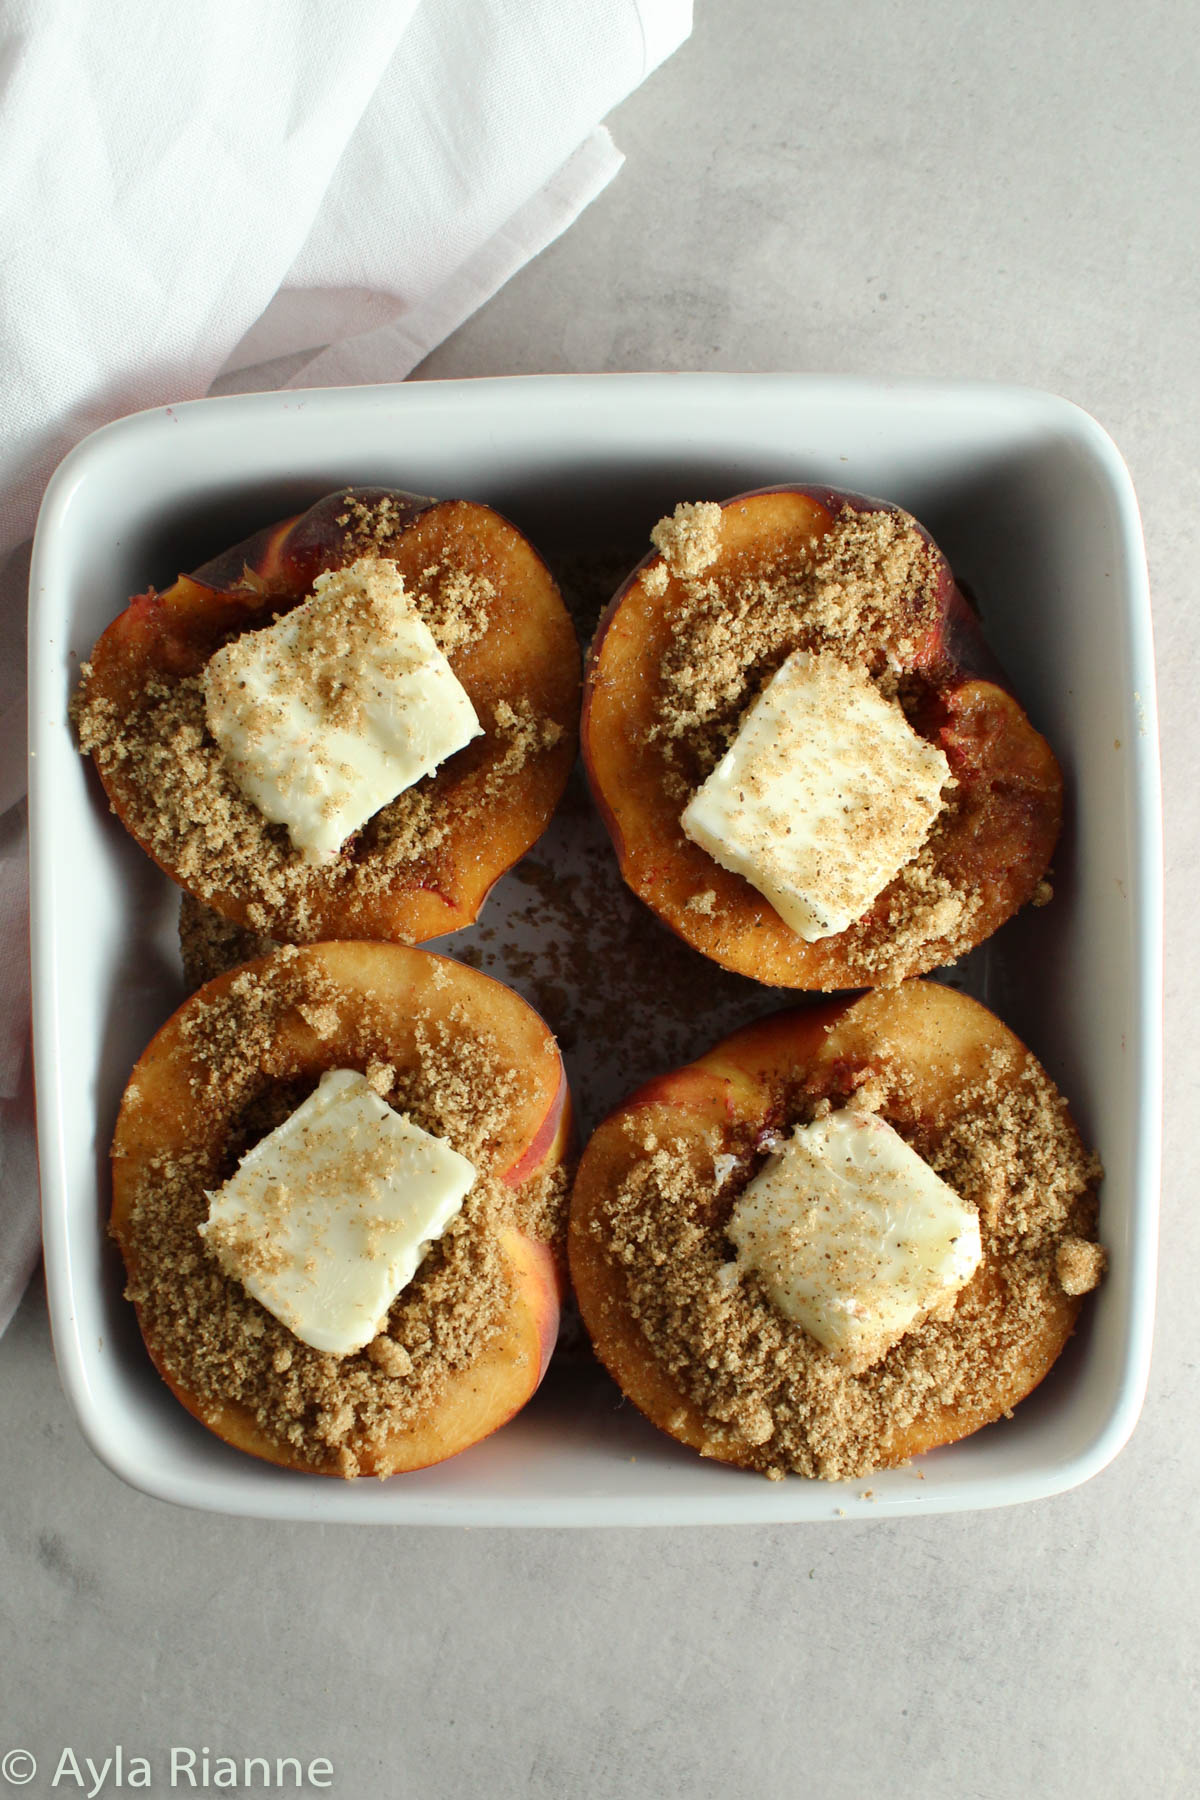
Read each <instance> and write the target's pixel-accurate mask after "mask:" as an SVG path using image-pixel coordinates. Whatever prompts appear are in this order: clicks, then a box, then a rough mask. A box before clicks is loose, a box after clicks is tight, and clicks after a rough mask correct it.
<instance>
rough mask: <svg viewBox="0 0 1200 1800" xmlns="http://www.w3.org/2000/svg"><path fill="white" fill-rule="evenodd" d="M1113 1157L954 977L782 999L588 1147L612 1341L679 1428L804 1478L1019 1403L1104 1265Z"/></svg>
mask: <svg viewBox="0 0 1200 1800" xmlns="http://www.w3.org/2000/svg"><path fill="white" fill-rule="evenodd" d="M1098 1177H1099V1168H1098V1166H1097V1164H1096V1163H1095V1160H1094V1158H1092V1157H1090V1156H1088V1155H1087V1154H1086V1152H1085V1151H1084V1148H1083V1145H1082V1143H1081V1141H1080V1137H1079V1133H1078V1131H1077V1130H1076V1128H1075V1126H1074V1124H1073V1122H1072V1120H1071V1118H1070V1115H1069V1113H1068V1111H1067V1107H1066V1103H1065V1101H1064V1100H1063V1098H1062V1096H1061V1095H1060V1094H1059V1093H1058V1091H1057V1089H1056V1088H1055V1087H1054V1084H1053V1083H1052V1082H1051V1080H1050V1078H1049V1077H1048V1075H1047V1074H1046V1073H1045V1071H1044V1069H1043V1068H1042V1067H1041V1065H1040V1064H1039V1063H1038V1062H1037V1060H1036V1059H1035V1058H1034V1057H1033V1055H1032V1054H1031V1053H1030V1052H1029V1051H1028V1050H1027V1049H1026V1048H1025V1047H1024V1045H1022V1044H1021V1043H1020V1041H1019V1040H1018V1039H1017V1038H1016V1037H1015V1036H1014V1034H1013V1033H1012V1032H1011V1031H1009V1030H1008V1028H1007V1027H1006V1026H1005V1025H1003V1024H1001V1022H1000V1021H999V1019H997V1018H995V1017H994V1016H993V1014H991V1013H990V1012H988V1011H987V1010H986V1009H985V1008H984V1007H983V1006H981V1005H980V1004H979V1003H978V1002H977V1001H975V1000H971V999H968V998H967V996H965V995H964V994H960V993H957V992H955V991H954V990H952V989H950V988H946V987H942V986H939V985H937V984H935V983H932V982H922V981H915V982H907V983H904V984H903V985H901V986H899V987H897V988H894V989H879V990H876V991H875V992H873V993H869V994H866V995H863V996H861V997H860V998H858V999H852V1000H838V1001H828V1002H823V1003H822V1004H820V1005H817V1006H813V1007H808V1008H802V1009H797V1010H793V1011H789V1012H784V1013H779V1014H776V1015H775V1016H773V1017H771V1018H768V1019H765V1020H763V1021H761V1022H760V1023H758V1024H756V1025H750V1026H748V1027H746V1028H745V1029H744V1030H742V1031H740V1032H737V1033H735V1034H734V1035H733V1036H732V1037H729V1038H726V1039H725V1040H724V1041H723V1042H722V1043H719V1044H718V1045H716V1047H715V1048H714V1049H712V1050H710V1051H709V1052H708V1053H707V1054H706V1055H704V1056H702V1057H700V1058H699V1060H698V1061H696V1062H694V1063H692V1064H690V1065H688V1066H687V1067H686V1068H682V1069H676V1070H674V1071H672V1072H671V1073H670V1074H666V1075H661V1076H659V1077H657V1078H656V1079H654V1080H652V1081H650V1082H648V1083H647V1084H646V1085H645V1086H644V1087H642V1088H640V1089H639V1090H638V1091H637V1092H636V1093H635V1094H634V1095H632V1096H631V1098H630V1099H629V1100H627V1101H626V1102H625V1103H624V1105H622V1106H620V1107H618V1108H617V1110H616V1111H615V1112H614V1113H613V1114H611V1115H610V1117H609V1118H608V1119H606V1120H605V1121H604V1122H603V1123H602V1124H601V1125H600V1126H599V1128H598V1129H597V1130H596V1132H595V1133H594V1135H593V1136H592V1138H591V1141H590V1142H589V1144H588V1145H587V1147H586V1149H585V1151H584V1154H583V1157H582V1159H581V1162H580V1167H579V1172H578V1176H577V1179H576V1182H575V1189H574V1194H573V1197H572V1202H571V1221H570V1231H569V1249H570V1264H571V1275H572V1280H573V1282H574V1287H575V1293H576V1296H577V1298H578V1301H579V1309H580V1312H581V1314H582V1317H583V1320H584V1323H585V1325H586V1326H587V1329H588V1332H589V1334H590V1336H591V1339H592V1343H593V1345H594V1347H595V1350H596V1353H597V1355H598V1356H599V1358H600V1360H601V1362H602V1363H604V1365H605V1366H606V1367H607V1369H608V1370H609V1372H610V1374H611V1375H612V1376H613V1377H614V1378H615V1380H616V1381H617V1383H618V1385H619V1386H620V1387H621V1388H622V1390H623V1391H624V1393H625V1394H626V1395H627V1396H628V1397H629V1399H631V1400H632V1401H633V1402H634V1403H635V1405H637V1406H638V1407H639V1408H640V1410H641V1411H642V1412H643V1413H644V1414H645V1415H646V1417H647V1418H648V1419H650V1420H651V1422H652V1423H653V1424H655V1425H658V1426H659V1427H661V1428H662V1429H663V1430H664V1431H666V1432H668V1433H669V1434H670V1435H671V1436H672V1437H675V1438H677V1439H678V1440H679V1441H680V1442H681V1443H684V1444H687V1445H690V1446H691V1447H692V1448H693V1449H696V1450H699V1451H700V1452H701V1454H702V1455H704V1456H708V1457H714V1458H717V1459H718V1460H720V1461H723V1462H729V1463H734V1464H737V1465H740V1466H742V1467H745V1468H750V1469H758V1470H760V1471H762V1472H764V1473H766V1474H768V1475H771V1476H775V1477H780V1476H782V1475H784V1474H786V1473H790V1472H795V1473H798V1474H802V1475H807V1476H815V1477H823V1478H829V1479H839V1478H846V1477H850V1476H860V1475H865V1474H869V1473H870V1472H871V1471H872V1470H876V1469H882V1468H887V1467H891V1466H894V1465H895V1464H898V1463H902V1462H905V1461H907V1460H908V1459H909V1458H910V1457H912V1456H915V1455H917V1454H919V1453H920V1452H922V1451H925V1450H930V1449H933V1448H935V1447H936V1446H938V1445H942V1444H949V1443H952V1442H954V1441H955V1440H956V1439H959V1438H962V1437H965V1436H966V1435H967V1434H968V1433H970V1432H973V1431H976V1430H978V1429H979V1428H980V1427H981V1426H983V1425H986V1424H988V1423H990V1422H991V1421H993V1420H996V1419H998V1418H1000V1417H1001V1416H1002V1415H1003V1414H1005V1413H1007V1412H1008V1411H1009V1410H1010V1408H1012V1407H1013V1406H1015V1405H1016V1403H1017V1402H1018V1401H1019V1400H1021V1399H1023V1398H1024V1396H1025V1395H1026V1394H1028V1393H1029V1392H1030V1390H1031V1389H1032V1388H1033V1387H1035V1386H1036V1385H1037V1383H1038V1382H1039V1381H1041V1379H1042V1378H1043V1376H1044V1375H1045V1374H1046V1373H1047V1371H1048V1370H1049V1369H1050V1367H1051V1366H1052V1364H1053V1363H1054V1362H1055V1360H1056V1358H1057V1357H1058V1355H1059V1353H1060V1352H1061V1351H1062V1349H1063V1347H1064V1345H1065V1344H1066V1342H1067V1339H1068V1337H1069V1336H1070V1334H1071V1331H1072V1329H1073V1327H1074V1324H1075V1320H1076V1317H1077V1315H1078V1312H1079V1308H1080V1304H1081V1296H1082V1295H1083V1294H1084V1293H1086V1292H1087V1291H1088V1290H1089V1289H1090V1288H1092V1287H1093V1286H1095V1285H1096V1283H1097V1282H1098V1281H1099V1279H1100V1276H1101V1274H1102V1272H1103V1268H1104V1252H1103V1251H1102V1250H1101V1248H1100V1246H1099V1245H1098V1244H1097V1243H1096V1241H1095V1222H1096V1196H1095V1187H1096V1182H1097V1180H1098Z"/></svg>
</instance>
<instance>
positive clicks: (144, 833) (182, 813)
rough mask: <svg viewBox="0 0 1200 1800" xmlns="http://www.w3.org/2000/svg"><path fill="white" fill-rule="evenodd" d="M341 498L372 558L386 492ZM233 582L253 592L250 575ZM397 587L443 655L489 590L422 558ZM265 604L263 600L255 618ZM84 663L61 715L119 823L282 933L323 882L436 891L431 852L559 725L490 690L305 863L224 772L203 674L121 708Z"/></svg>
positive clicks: (384, 531) (466, 634) (473, 632)
mask: <svg viewBox="0 0 1200 1800" xmlns="http://www.w3.org/2000/svg"><path fill="white" fill-rule="evenodd" d="M347 506H348V510H347V512H346V513H345V514H343V515H342V518H341V521H339V522H344V523H346V524H348V525H349V526H350V531H349V533H348V540H349V545H350V549H351V551H353V550H354V549H356V548H357V549H359V550H362V551H363V552H364V553H365V552H367V551H369V550H371V549H372V548H374V552H375V555H376V557H378V555H379V553H380V550H381V549H382V548H383V547H385V546H386V544H387V542H388V540H389V537H390V536H391V535H393V534H394V532H395V530H396V529H397V520H396V517H395V516H394V509H393V506H392V502H391V501H390V500H389V499H387V498H386V497H385V498H384V499H381V500H379V501H377V502H374V503H372V505H370V506H367V505H365V504H364V503H361V502H357V501H354V500H350V501H349V502H348V503H347ZM369 560H370V559H369V557H367V556H366V555H365V554H364V562H369ZM246 585H247V587H248V588H255V590H256V591H257V588H256V584H255V583H254V582H253V581H252V580H250V579H249V578H248V579H247V583H246ZM259 585H261V584H259ZM408 594H409V598H410V601H411V603H412V605H413V608H414V610H415V611H416V612H417V613H418V614H419V616H420V617H421V618H422V619H423V620H424V622H425V624H426V625H427V626H428V627H429V630H430V632H431V633H432V635H433V638H434V641H435V642H436V643H437V646H438V648H439V649H440V650H441V651H442V652H443V654H445V655H446V656H448V657H449V658H450V659H451V661H453V658H454V656H455V655H456V654H457V653H458V652H460V651H462V650H465V649H467V648H469V647H470V646H471V645H473V644H476V643H478V642H479V641H480V639H482V638H483V637H484V635H485V634H486V632H487V630H488V625H489V617H490V613H491V609H492V608H493V606H494V603H495V600H496V594H495V589H494V587H493V585H492V583H491V582H490V581H489V580H488V579H487V577H486V576H484V575H481V574H479V573H478V572H475V571H471V570H468V569H466V568H462V567H455V566H452V565H451V564H450V563H448V562H441V563H433V564H430V565H429V566H427V567H426V568H425V569H423V570H422V571H421V574H420V576H419V577H418V578H417V579H415V580H414V581H411V582H410V583H409V586H408ZM278 616H279V615H278V614H277V613H274V612H271V611H270V610H269V609H267V608H264V609H263V615H262V624H263V625H264V626H265V625H269V624H271V623H272V622H273V620H274V619H275V618H276V617H278ZM235 635H237V634H236V632H231V633H230V634H229V638H232V637H233V636H235ZM229 638H227V639H226V640H225V641H229ZM216 647H217V646H215V645H214V648H216ZM91 673H92V671H91V667H90V665H89V664H84V666H83V669H82V670H81V681H80V686H79V688H78V689H77V691H76V694H75V696H74V699H73V702H72V717H73V719H74V721H75V726H76V730H77V733H78V738H79V744H80V748H81V749H82V750H83V751H84V753H85V754H90V755H92V756H94V757H95V759H96V763H97V766H98V768H99V770H100V773H101V775H102V776H103V777H104V778H105V781H106V783H107V782H108V781H109V778H110V777H112V778H115V779H117V780H118V781H119V784H120V787H121V792H122V796H123V805H122V811H123V815H124V818H125V823H126V824H127V825H128V826H129V828H130V830H131V831H132V832H133V833H134V835H135V836H136V837H137V838H138V839H139V840H140V841H141V842H142V843H143V844H145V845H146V847H147V848H148V849H149V850H150V852H151V854H152V855H154V856H155V857H156V858H157V859H158V860H159V861H161V862H162V863H163V864H164V865H165V866H166V867H167V868H169V869H170V870H171V872H172V873H173V874H174V875H175V877H176V879H178V880H179V881H180V882H181V883H182V884H183V885H185V886H186V887H187V888H189V889H190V891H191V892H192V893H194V894H196V895H197V896H198V897H199V898H201V899H203V900H210V901H218V902H219V901H220V899H221V897H222V896H223V895H236V896H238V897H245V899H246V901H247V903H248V904H247V912H246V918H247V921H248V923H249V924H250V925H251V926H252V927H254V928H255V929H257V930H260V931H265V930H267V929H269V928H271V927H272V926H273V927H274V928H275V929H276V930H277V931H278V933H279V935H280V936H284V937H287V938H288V939H289V940H292V941H295V942H304V941H307V940H309V939H311V938H313V937H314V936H317V935H319V934H318V933H317V932H316V931H315V929H314V927H313V924H312V918H313V908H314V905H315V904H316V903H318V902H319V901H322V900H325V899H326V898H328V897H329V896H330V895H331V894H332V893H336V894H339V895H346V896H347V897H349V898H354V897H361V898H362V899H364V900H368V901H369V900H370V899H371V898H373V897H376V896H384V895H386V894H387V893H389V892H390V891H392V890H393V889H394V887H395V886H396V884H397V882H398V881H401V882H403V883H405V884H407V885H409V886H415V885H425V886H429V887H431V888H434V889H436V888H437V887H438V886H439V882H444V881H445V871H444V870H443V868H442V866H441V863H440V861H439V851H441V850H442V849H443V847H444V846H445V844H446V841H447V839H448V837H449V836H450V833H451V830H452V828H453V829H455V830H456V831H457V830H460V829H461V828H462V827H463V826H464V824H466V823H468V822H469V820H470V819H471V818H472V817H475V816H478V817H479V818H480V819H486V818H487V817H488V816H489V814H490V812H491V810H492V809H493V807H494V806H495V805H496V804H497V802H498V801H500V800H502V798H503V795H504V793H505V791H506V790H510V784H511V783H513V782H514V781H516V780H519V779H520V775H521V771H522V770H523V769H524V768H525V767H526V765H527V764H528V763H529V762H530V760H531V759H533V758H535V757H537V756H538V755H540V754H541V753H542V752H543V751H547V750H549V749H551V748H552V747H553V746H554V745H555V744H556V743H557V742H558V741H559V739H560V738H561V736H562V728H561V726H560V725H559V724H558V723H557V722H556V721H555V720H553V719H550V718H548V717H543V716H542V715H541V714H539V713H538V712H537V711H536V709H535V708H534V707H533V706H532V705H531V704H530V703H529V702H528V701H527V700H524V699H515V700H513V701H511V702H509V701H506V700H503V699H501V700H500V701H498V702H497V703H496V704H495V705H494V706H492V707H488V708H485V709H484V711H483V712H481V714H480V724H481V726H482V727H483V730H484V732H485V734H486V735H485V736H484V737H483V738H481V739H478V740H476V742H475V744H473V745H471V746H469V747H468V748H467V749H466V750H464V751H462V752H460V753H459V756H458V757H457V758H451V759H450V761H449V762H448V763H446V764H444V765H443V766H442V768H440V769H438V770H437V771H436V772H435V773H434V774H433V775H430V776H426V777H424V778H423V779H422V780H420V781H418V782H416V783H415V784H414V785H413V786H412V787H410V788H408V789H407V790H406V791H405V792H404V793H402V794H400V795H398V796H397V798H396V799H395V800H393V801H392V802H390V804H389V805H387V806H385V807H383V808H381V810H380V811H379V812H378V813H376V814H375V816H374V817H373V818H372V819H371V820H370V821H369V822H368V823H367V825H366V826H364V828H363V829H362V831H360V832H358V833H357V834H355V836H354V837H352V838H351V839H350V840H349V842H348V843H347V844H346V845H344V846H343V849H342V852H341V854H340V856H338V857H337V858H335V859H333V861H332V862H330V863H326V864H312V863H309V862H306V861H305V860H304V858H303V856H302V855H301V854H300V853H299V852H297V851H296V850H295V849H294V848H293V847H292V844H291V842H290V840H289V837H288V833H287V830H286V828H285V827H284V826H281V825H272V824H270V823H269V822H268V821H267V820H266V819H265V818H264V817H263V815H262V813H260V812H259V810H258V808H257V807H256V806H255V805H254V804H253V803H252V802H251V801H250V800H249V799H247V797H246V796H245V794H243V792H242V791H241V789H240V788H239V786H238V785H237V783H236V781H235V780H234V779H233V776H232V775H231V773H230V772H229V769H228V768H227V766H226V763H225V760H224V758H223V757H222V755H221V752H220V750H219V749H218V747H217V744H216V742H215V741H214V739H213V737H212V735H211V733H210V731H209V729H208V723H207V717H206V707H205V693H204V684H203V678H202V673H200V674H187V675H180V676H176V677H171V676H168V675H164V674H162V673H155V674H153V675H151V676H149V677H148V679H147V680H146V681H145V683H144V685H143V686H142V688H141V689H140V691H139V692H138V694H137V696H136V700H135V703H134V704H133V705H132V706H131V707H130V709H129V710H128V711H126V712H124V713H118V710H117V708H116V707H115V706H114V705H113V703H112V702H111V701H110V700H109V699H108V698H106V697H105V696H104V695H102V694H101V693H100V692H99V691H93V690H92V688H91V684H90V677H91ZM477 710H479V709H478V708H477ZM477 766H478V767H480V768H482V769H483V770H484V773H483V774H482V776H480V777H479V778H478V779H473V780H471V781H469V782H468V783H467V784H466V786H465V787H464V783H463V781H462V780H461V779H460V776H461V772H462V771H463V770H472V771H473V770H474V769H475V768H476V767H477Z"/></svg>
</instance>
